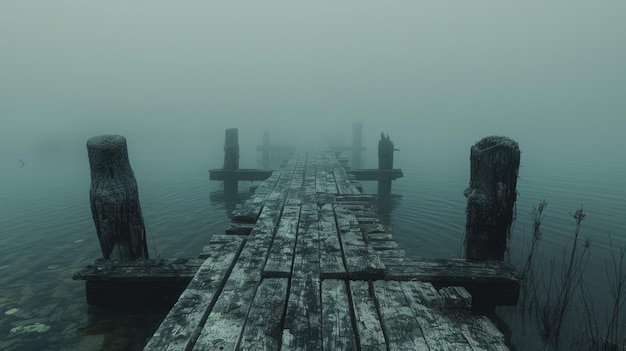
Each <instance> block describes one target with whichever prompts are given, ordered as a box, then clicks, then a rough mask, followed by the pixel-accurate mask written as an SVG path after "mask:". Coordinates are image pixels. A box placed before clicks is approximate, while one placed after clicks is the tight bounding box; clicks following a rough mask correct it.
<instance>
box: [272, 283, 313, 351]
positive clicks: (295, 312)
mask: <svg viewBox="0 0 626 351" xmlns="http://www.w3.org/2000/svg"><path fill="white" fill-rule="evenodd" d="M322 340H323V338H322V301H321V286H320V279H319V278H318V276H317V275H314V274H303V273H301V272H297V273H295V275H294V277H293V278H292V280H291V289H290V291H289V301H288V304H287V313H286V314H285V325H284V330H283V343H282V349H283V350H310V351H317V350H321V349H322Z"/></svg>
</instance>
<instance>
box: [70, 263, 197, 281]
mask: <svg viewBox="0 0 626 351" xmlns="http://www.w3.org/2000/svg"><path fill="white" fill-rule="evenodd" d="M203 261H204V260H202V259H194V258H174V259H149V260H137V261H114V260H104V259H98V260H96V261H94V262H93V263H91V264H89V265H87V266H86V267H85V268H83V269H82V270H81V271H80V272H77V273H76V274H74V276H73V277H72V279H74V280H89V281H107V282H123V281H132V282H138V281H154V280H159V281H165V280H167V281H190V280H191V279H192V278H193V276H194V275H195V274H196V272H197V271H198V268H200V266H201V265H202V262H203Z"/></svg>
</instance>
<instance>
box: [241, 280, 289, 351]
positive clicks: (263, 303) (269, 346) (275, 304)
mask: <svg viewBox="0 0 626 351" xmlns="http://www.w3.org/2000/svg"><path fill="white" fill-rule="evenodd" d="M287 285H288V279H287V278H267V279H263V281H262V282H261V285H260V286H259V288H258V289H257V293H256V295H255V297H254V301H253V303H252V307H251V308H250V312H249V314H248V319H247V320H246V326H245V328H244V330H243V333H242V336H241V342H240V344H239V349H240V350H279V349H280V346H281V344H282V340H281V339H282V333H283V324H282V319H283V312H284V311H285V307H286V299H287Z"/></svg>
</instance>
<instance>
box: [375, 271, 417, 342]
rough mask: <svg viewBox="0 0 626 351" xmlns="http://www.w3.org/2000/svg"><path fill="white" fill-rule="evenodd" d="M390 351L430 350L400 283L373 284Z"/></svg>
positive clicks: (381, 282) (378, 282)
mask: <svg viewBox="0 0 626 351" xmlns="http://www.w3.org/2000/svg"><path fill="white" fill-rule="evenodd" d="M372 284H373V287H374V292H375V295H376V301H377V304H378V309H379V311H380V315H381V317H382V323H381V324H382V326H383V331H384V333H385V337H386V340H387V345H388V346H389V350H429V348H428V346H427V344H426V340H424V336H423V333H422V328H421V327H420V325H419V323H418V321H417V319H416V318H415V314H414V312H413V310H411V308H410V307H409V306H408V305H407V304H408V302H407V300H406V297H405V296H404V293H403V292H402V287H401V286H400V283H399V282H394V281H383V280H377V281H375V282H373V283H372Z"/></svg>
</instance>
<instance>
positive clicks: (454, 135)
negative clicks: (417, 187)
mask: <svg viewBox="0 0 626 351" xmlns="http://www.w3.org/2000/svg"><path fill="white" fill-rule="evenodd" d="M0 9H1V11H0V48H1V50H2V53H3V54H2V57H1V58H0V61H1V63H2V65H0V115H2V120H3V122H4V123H2V128H1V129H0V147H1V148H2V149H3V152H4V153H5V154H7V156H6V157H19V155H21V154H23V153H26V152H29V150H32V149H33V148H37V147H46V146H45V145H51V144H55V143H60V144H68V143H69V144H72V145H75V144H80V145H81V148H82V147H84V143H85V142H86V140H87V139H88V138H89V137H91V136H94V135H98V134H108V133H115V134H122V135H124V136H126V137H127V138H128V139H129V143H133V144H134V145H143V146H145V147H149V146H150V145H163V146H164V147H171V146H176V145H178V146H180V147H192V148H197V147H204V146H207V147H213V146H215V145H221V144H222V143H223V130H224V129H225V128H228V127H238V128H239V129H240V133H241V134H242V136H243V137H245V138H246V140H242V142H249V143H251V144H253V143H258V142H260V140H261V131H262V130H264V129H269V130H271V131H272V135H273V136H274V137H275V138H277V139H280V138H283V139H285V140H288V139H290V138H291V139H294V140H301V141H307V142H314V141H316V140H326V139H341V138H344V139H346V142H347V143H349V141H350V138H351V125H352V122H354V121H363V122H364V133H365V142H366V143H367V144H368V145H369V147H370V149H371V147H372V146H373V142H375V140H376V139H377V138H378V135H379V134H380V132H382V131H384V132H387V133H389V134H390V135H391V136H392V140H394V141H395V142H396V144H397V145H398V146H399V147H401V148H402V149H403V150H407V151H409V152H411V150H413V149H416V150H417V149H424V148H427V149H428V148H431V149H432V148H434V149H437V150H441V149H445V148H448V147H449V148H461V147H462V148H464V149H463V151H462V152H464V153H467V152H468V150H469V146H470V145H471V144H472V143H474V142H476V141H478V140H479V139H480V138H482V137H484V136H488V135H493V134H499V135H506V136H509V137H511V138H513V139H515V140H517V141H519V142H520V146H521V148H522V151H528V152H529V153H530V154H531V155H538V156H539V155H543V154H544V153H546V152H547V153H552V154H554V155H555V157H565V158H567V157H571V158H572V159H576V158H581V159H583V160H585V159H587V160H589V161H590V162H596V161H602V162H615V161H616V159H618V157H621V155H620V154H621V153H622V152H623V151H625V150H626V141H625V139H624V137H623V134H624V132H626V113H625V112H626V98H625V97H624V92H625V91H626V68H625V66H624V62H626V46H625V45H623V39H624V38H623V36H624V33H626V22H624V21H623V18H622V17H623V16H622V14H623V13H625V12H626V3H624V2H619V1H604V2H601V3H591V2H587V1H568V2H549V3H545V2H539V1H531V2H523V3H506V2H500V1H475V2H446V3H430V2H428V3H427V2H397V3H392V4H390V3H380V2H373V1H365V2H362V1H359V2H355V1H351V2H347V3H333V4H324V3H311V4H309V3H293V2H287V1H270V2H263V3H243V2H228V3H220V4H214V3H154V2H148V1H138V2H133V3H131V4H129V3H127V2H121V1H112V2H111V1H110V2H106V3H84V2H80V1H62V2H54V3H51V2H37V3H36V4H34V3H32V2H28V3H25V2H11V3H3V4H2V5H0ZM324 138H326V139H324ZM250 139H253V140H250ZM37 145H40V146H37ZM41 145H44V146H41ZM13 155H16V156H13ZM435 156H436V155H435ZM523 157H524V156H523ZM546 157H547V158H549V156H546ZM583 162H584V161H583ZM620 162H621V161H620Z"/></svg>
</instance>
